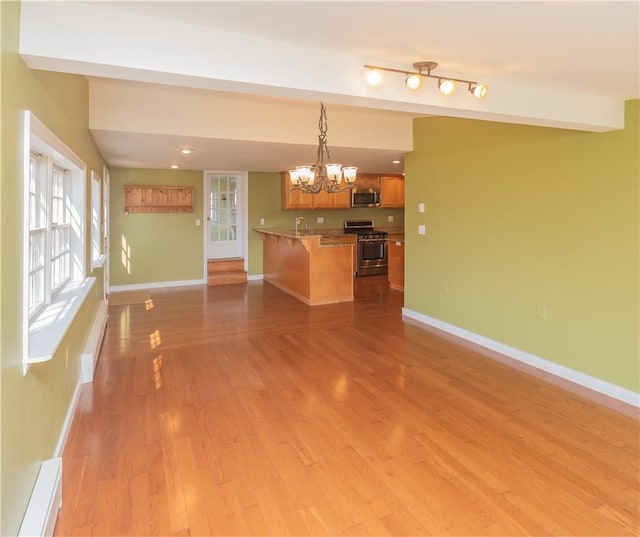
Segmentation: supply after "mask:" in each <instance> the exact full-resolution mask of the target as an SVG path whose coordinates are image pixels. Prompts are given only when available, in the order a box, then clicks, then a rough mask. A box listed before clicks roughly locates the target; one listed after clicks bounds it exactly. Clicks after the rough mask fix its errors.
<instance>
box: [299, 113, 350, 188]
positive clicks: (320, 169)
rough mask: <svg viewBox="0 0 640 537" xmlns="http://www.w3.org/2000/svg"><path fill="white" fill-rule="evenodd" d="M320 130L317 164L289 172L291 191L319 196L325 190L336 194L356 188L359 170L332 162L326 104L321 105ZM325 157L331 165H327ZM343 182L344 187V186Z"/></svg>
mask: <svg viewBox="0 0 640 537" xmlns="http://www.w3.org/2000/svg"><path fill="white" fill-rule="evenodd" d="M318 128H319V129H320V134H319V135H318V153H317V156H316V163H315V164H314V165H313V166H308V165H303V166H296V168H295V169H294V170H289V180H290V181H291V190H300V191H301V192H305V193H307V194H317V193H318V192H320V191H322V190H324V191H325V192H329V193H330V194H335V193H336V192H342V191H343V190H347V189H349V188H354V187H355V181H356V174H357V171H358V168H357V167H356V166H346V167H344V168H343V167H342V165H341V164H337V163H335V162H334V163H332V162H331V155H330V154H329V148H328V147H327V112H326V109H325V107H324V103H320V120H319V121H318ZM325 155H326V159H327V161H328V162H329V164H325ZM343 181H344V186H343V185H342V183H343Z"/></svg>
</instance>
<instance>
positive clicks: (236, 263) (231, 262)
mask: <svg viewBox="0 0 640 537" xmlns="http://www.w3.org/2000/svg"><path fill="white" fill-rule="evenodd" d="M230 270H232V271H236V270H240V271H244V259H242V258H241V257H229V258H226V259H209V260H208V261H207V272H208V273H209V274H211V273H212V272H228V271H230Z"/></svg>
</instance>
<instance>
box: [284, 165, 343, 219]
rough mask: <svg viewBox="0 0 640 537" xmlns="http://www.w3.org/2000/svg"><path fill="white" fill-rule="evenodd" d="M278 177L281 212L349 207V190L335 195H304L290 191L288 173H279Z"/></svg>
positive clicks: (297, 191) (322, 193) (323, 193)
mask: <svg viewBox="0 0 640 537" xmlns="http://www.w3.org/2000/svg"><path fill="white" fill-rule="evenodd" d="M280 176H281V184H282V187H281V188H282V209H283V210H311V209H349V208H350V207H351V191H350V190H344V191H342V192H338V193H336V194H329V193H328V192H319V193H318V194H305V193H303V192H300V191H299V190H291V181H290V180H289V172H281V174H280Z"/></svg>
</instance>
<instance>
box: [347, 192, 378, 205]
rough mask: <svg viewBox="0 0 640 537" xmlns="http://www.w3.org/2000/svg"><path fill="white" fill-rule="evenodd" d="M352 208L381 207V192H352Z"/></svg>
mask: <svg viewBox="0 0 640 537" xmlns="http://www.w3.org/2000/svg"><path fill="white" fill-rule="evenodd" d="M351 207H380V190H379V189H377V188H354V189H353V190H352V191H351Z"/></svg>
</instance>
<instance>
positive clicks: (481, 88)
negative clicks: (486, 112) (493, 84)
mask: <svg viewBox="0 0 640 537" xmlns="http://www.w3.org/2000/svg"><path fill="white" fill-rule="evenodd" d="M469 93H471V95H473V96H474V97H477V98H478V99H484V98H485V95H486V94H487V85H486V84H469Z"/></svg>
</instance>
